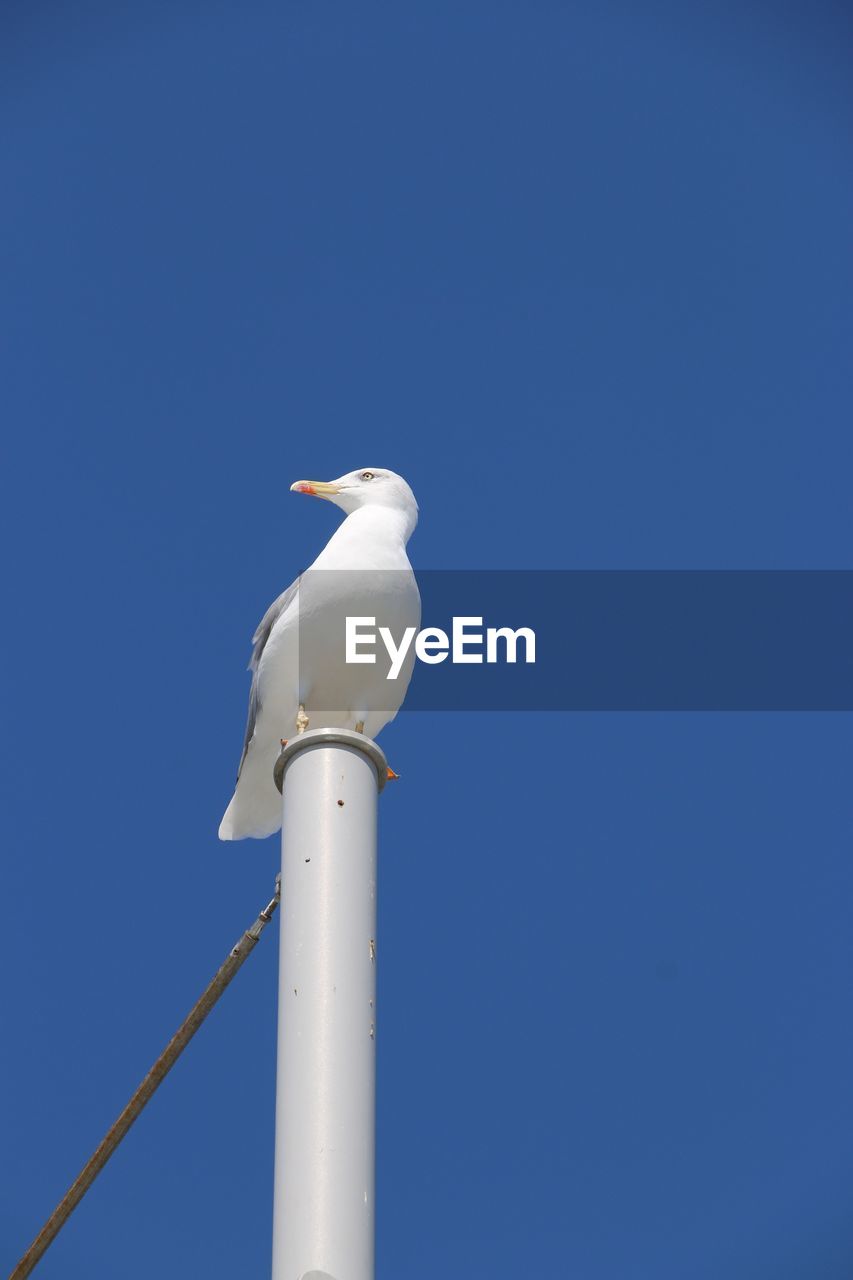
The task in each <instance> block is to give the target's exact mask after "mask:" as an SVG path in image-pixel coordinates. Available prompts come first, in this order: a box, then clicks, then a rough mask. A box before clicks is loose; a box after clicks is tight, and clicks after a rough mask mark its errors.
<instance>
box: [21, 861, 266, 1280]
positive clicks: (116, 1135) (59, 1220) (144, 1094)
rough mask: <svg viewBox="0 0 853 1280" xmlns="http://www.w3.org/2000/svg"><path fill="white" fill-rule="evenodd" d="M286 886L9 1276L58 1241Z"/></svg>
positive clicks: (244, 939)
mask: <svg viewBox="0 0 853 1280" xmlns="http://www.w3.org/2000/svg"><path fill="white" fill-rule="evenodd" d="M280 886H281V877H280V876H276V882H275V897H273V898H272V899H271V901H270V902H268V903H267V905H266V906H265V907H264V909H263V911H262V912H261V913H260V915H259V916H258V918H257V920H256V921H255V923H254V924H253V925H252V926H251V928H249V929H247V930H246V932H245V933H244V934H243V936H242V938H241V939H240V941H239V942H238V943H237V945H236V946H234V947H232V949H231V951H230V952H229V954H228V958H227V959H226V961H225V963H224V964H223V965H222V967H221V968H220V969H219V971H218V973H217V974H216V975H215V977H214V978H213V980H212V982H211V983H210V984H209V986H207V987H206V988H205V990H204V991H203V992H202V994H201V996H200V997H199V999H198V1000H197V1001H196V1003H195V1004H194V1005H193V1007H192V1009H191V1010H190V1012H189V1013H188V1014H187V1016H186V1018H185V1019H184V1021H183V1022H182V1023H181V1025H180V1027H178V1030H177V1031H176V1032H175V1034H174V1035H173V1036H172V1039H171V1040H170V1041H169V1043H168V1044H167V1045H166V1048H165V1049H164V1050H163V1052H162V1053H161V1054H160V1057H159V1058H158V1059H157V1061H156V1062H155V1063H154V1066H153V1067H152V1068H151V1070H150V1071H149V1072H148V1075H147V1076H146V1077H145V1079H144V1080H143V1081H142V1084H141V1085H140V1086H139V1088H138V1089H137V1090H136V1092H135V1093H134V1095H133V1097H132V1098H131V1099H130V1102H128V1104H127V1106H126V1107H125V1109H124V1111H122V1113H121V1115H120V1116H119V1117H118V1119H117V1120H116V1122H115V1124H114V1125H113V1126H112V1128H111V1129H110V1130H109V1132H108V1133H107V1135H106V1137H105V1138H104V1140H103V1141H102V1142H101V1144H100V1146H99V1147H98V1148H97V1150H96V1151H95V1153H94V1155H93V1156H92V1158H91V1159H90V1160H89V1162H88V1163H87V1164H86V1165H84V1167H83V1168H82V1170H81V1171H80V1173H79V1174H78V1175H77V1177H76V1178H75V1180H74V1182H72V1184H71V1186H70V1187H69V1188H68V1190H67V1191H66V1193H65V1195H64V1196H63V1198H62V1199H61V1200H60V1202H59V1204H58V1205H57V1206H56V1208H55V1209H54V1211H53V1213H52V1214H51V1215H50V1217H49V1218H48V1220H47V1222H46V1223H45V1224H44V1226H43V1227H42V1229H41V1231H40V1232H39V1233H38V1235H37V1236H36V1238H35V1240H34V1241H33V1242H32V1244H31V1245H30V1247H29V1249H27V1252H26V1253H25V1254H24V1256H23V1257H22V1258H21V1261H20V1262H19V1263H18V1265H17V1266H16V1267H15V1269H14V1271H13V1272H12V1273H11V1275H10V1276H9V1280H24V1277H25V1276H28V1275H29V1274H30V1272H31V1271H32V1270H33V1268H34V1267H35V1265H36V1263H37V1262H38V1261H39V1259H40V1258H41V1257H42V1256H43V1254H44V1253H45V1251H46V1250H47V1248H48V1247H49V1246H50V1245H51V1244H52V1243H53V1241H54V1240H55V1239H56V1237H57V1236H58V1234H59V1232H60V1231H61V1230H62V1227H63V1226H64V1225H65V1223H66V1222H67V1220H68V1218H69V1217H70V1216H71V1214H72V1213H73V1211H74V1210H75V1209H76V1208H77V1205H78V1204H79V1203H80V1201H81V1200H82V1199H83V1196H84V1195H85V1194H86V1192H87V1191H88V1190H89V1188H90V1187H91V1185H92V1183H93V1182H94V1181H95V1179H96V1178H97V1176H98V1174H99V1173H100V1172H101V1170H102V1169H103V1167H104V1165H105V1164H106V1163H107V1161H108V1160H109V1158H110V1156H111V1155H112V1154H113V1152H114V1151H115V1149H116V1147H117V1146H118V1144H119V1143H120V1142H121V1140H122V1138H123V1137H124V1136H125V1134H126V1133H127V1131H128V1129H129V1128H130V1126H131V1125H132V1124H133V1122H134V1120H136V1118H137V1117H138V1116H139V1114H140V1113H141V1111H142V1109H143V1108H144V1107H145V1105H146V1103H148V1102H149V1101H150V1100H151V1098H152V1097H153V1096H154V1094H155V1093H156V1091H157V1089H159V1087H160V1085H161V1084H162V1083H163V1081H164V1080H165V1078H166V1076H167V1075H168V1073H169V1072H170V1071H171V1069H172V1067H173V1066H174V1065H175V1063H176V1062H177V1060H178V1058H179V1057H180V1056H181V1054H182V1053H183V1051H184V1049H186V1047H187V1045H188V1044H189V1042H190V1040H192V1038H193V1036H194V1035H195V1033H196V1032H197V1031H198V1029H199V1027H200V1026H201V1024H202V1023H203V1022H204V1020H205V1018H206V1017H207V1015H208V1014H209V1013H210V1011H211V1009H212V1008H213V1006H214V1005H215V1004H216V1002H217V1001H218V1000H219V997H220V996H221V995H222V993H223V992H224V991H225V988H226V987H227V986H228V984H229V983H230V981H231V979H232V978H233V977H234V975H235V974H236V973H237V971H238V969H240V968H241V967H242V965H243V964H244V962H245V961H246V959H247V958H248V956H249V955H250V954H251V952H252V951H254V949H255V946H256V945H257V942H258V939H259V938H260V936H261V934H262V933H263V931H264V929H265V928H266V926H267V925H268V924H269V922H270V920H271V919H272V918H273V915H274V914H275V910H276V907H277V906H278V903H279V895H280Z"/></svg>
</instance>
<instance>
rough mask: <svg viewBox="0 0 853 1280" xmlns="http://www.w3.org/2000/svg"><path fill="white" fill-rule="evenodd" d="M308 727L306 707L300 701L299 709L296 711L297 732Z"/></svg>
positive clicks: (303, 730)
mask: <svg viewBox="0 0 853 1280" xmlns="http://www.w3.org/2000/svg"><path fill="white" fill-rule="evenodd" d="M307 728H308V717H307V716H306V714H305V708H304V706H303V705H302V703H301V702H300V704H299V710H298V711H297V713H296V732H297V733H304V732H305V730H306V729H307Z"/></svg>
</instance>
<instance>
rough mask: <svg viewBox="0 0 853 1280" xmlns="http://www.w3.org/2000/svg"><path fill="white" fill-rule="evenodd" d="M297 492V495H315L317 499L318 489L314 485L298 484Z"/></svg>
mask: <svg viewBox="0 0 853 1280" xmlns="http://www.w3.org/2000/svg"><path fill="white" fill-rule="evenodd" d="M296 492H297V493H310V494H313V495H314V496H315V497H316V494H317V491H316V489H315V488H314V486H313V484H298V485H297V486H296Z"/></svg>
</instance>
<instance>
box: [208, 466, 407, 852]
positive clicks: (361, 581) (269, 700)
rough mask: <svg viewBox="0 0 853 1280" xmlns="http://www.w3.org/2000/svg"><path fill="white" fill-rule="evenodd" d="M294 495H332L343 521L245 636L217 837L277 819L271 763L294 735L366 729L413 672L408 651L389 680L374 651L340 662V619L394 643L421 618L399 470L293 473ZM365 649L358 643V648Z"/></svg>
mask: <svg viewBox="0 0 853 1280" xmlns="http://www.w3.org/2000/svg"><path fill="white" fill-rule="evenodd" d="M290 488H291V492H292V493H305V494H309V495H310V496H312V497H315V498H324V499H326V500H327V501H329V502H333V503H334V504H335V506H336V507H340V508H341V510H342V511H344V512H346V519H345V520H344V521H343V523H342V524H341V525H340V526H339V527H338V529H337V530H336V531H335V533H334V534H333V535H332V537H331V538H330V539H329V541H328V542H327V544H326V546H325V547H324V548H323V550H322V551H321V552H320V554H319V556H318V557H317V559H316V560H315V561H314V563H313V564H312V565H311V567H310V569H308V570H306V571H305V573H303V574H301V575H300V576H299V577H298V578H297V579H296V581H295V582H294V583H292V584H291V585H290V586H289V587H288V588H287V590H286V591H283V592H282V593H281V595H280V596H279V597H278V599H277V600H274V601H273V603H272V604H271V605H270V607H269V608H268V609H267V611H266V613H265V614H264V616H263V618H262V619H261V621H260V623H259V625H258V629H257V631H256V632H255V634H254V636H253V637H252V643H253V645H254V650H253V652H252V658H251V661H250V663H249V670H250V671H251V673H252V687H251V691H250V694H249V718H248V723H247V725H246V738H245V742H244V744H243V754H242V756H241V758H240V765H239V768H238V770H237V785H236V787H235V790H234V795H233V796H232V798H231V803H230V804H229V806H228V808H227V809H226V811H225V816H224V817H223V819H222V822H221V824H220V827H219V838H220V840H242V839H244V838H245V837H246V836H251V837H254V838H255V839H262V838H263V837H264V836H269V835H272V834H273V833H274V832H276V831H278V830H279V828H280V827H281V796H280V795H279V793H278V790H277V789H276V786H275V783H274V781H273V768H274V765H275V762H276V758H277V756H278V754H279V751H280V748H281V744H282V742H283V741H284V740H285V739H286V738H287V737H288V736H289V735H290V734H292V733H293V732H294V730H295V731H296V733H303V732H304V731H305V730H306V729H307V728H308V727H309V726H310V727H312V728H314V729H322V728H337V729H354V730H356V731H358V732H360V733H364V734H366V735H367V736H368V737H371V738H373V737H375V736H376V734H377V733H379V731H380V729H382V728H383V727H384V726H385V725H386V724H388V722H389V721H391V720H393V719H394V716H395V715H396V714H397V712H398V711H399V709H400V706H401V704H402V702H403V698H404V697H405V694H406V689H407V688H408V684H409V679H410V678H411V673H412V666H413V663H414V649H413V647H411V648H410V649H409V652H408V654H407V659H406V661H405V662H404V663H403V667H402V670H401V672H400V675H399V676H398V677H397V678H396V679H395V680H390V681H389V680H387V679H386V673H387V669H385V668H383V667H382V665H381V659H380V655H379V653H377V654H376V662H375V663H374V662H373V661H372V660H371V659H370V657H369V656H367V657H364V656H362V657H361V660H360V661H358V662H357V663H352V662H350V663H345V662H344V660H343V659H344V627H345V619H346V618H347V617H360V618H362V620H363V619H364V618H365V617H369V618H370V619H371V621H375V624H376V625H377V626H378V625H386V626H388V627H389V628H390V630H391V632H392V634H393V635H394V636H395V637H396V638H397V640H398V641H399V638H400V636H401V635H402V634H403V632H404V629H405V628H407V627H414V628H415V630H417V628H418V627H419V626H420V617H421V601H420V595H419V593H418V587H417V583H416V581H415V575H414V573H413V572H412V566H411V565H410V564H409V558H408V556H407V554H406V543H407V542H408V540H409V538H410V537H411V535H412V532H413V531H414V528H415V525H416V524H417V519H418V504H417V502H416V501H415V495H414V494H413V493H412V491H411V489H410V488H409V486H408V485H407V484H406V481H405V480H404V479H403V478H402V476H398V475H396V474H395V473H394V472H393V471H384V470H381V469H380V468H378V467H367V468H365V469H364V470H361V471H350V472H348V473H347V475H344V476H341V477H340V479H338V480H332V481H329V482H325V481H320V480H297V482H296V484H293V485H291V486H290ZM356 652H358V653H360V654H361V655H365V654H368V648H367V647H366V646H365V645H364V644H362V646H361V647H360V648H359V649H357V650H356Z"/></svg>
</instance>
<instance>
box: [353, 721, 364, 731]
mask: <svg viewBox="0 0 853 1280" xmlns="http://www.w3.org/2000/svg"><path fill="white" fill-rule="evenodd" d="M355 731H356V733H364V721H363V720H356V722H355Z"/></svg>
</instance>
